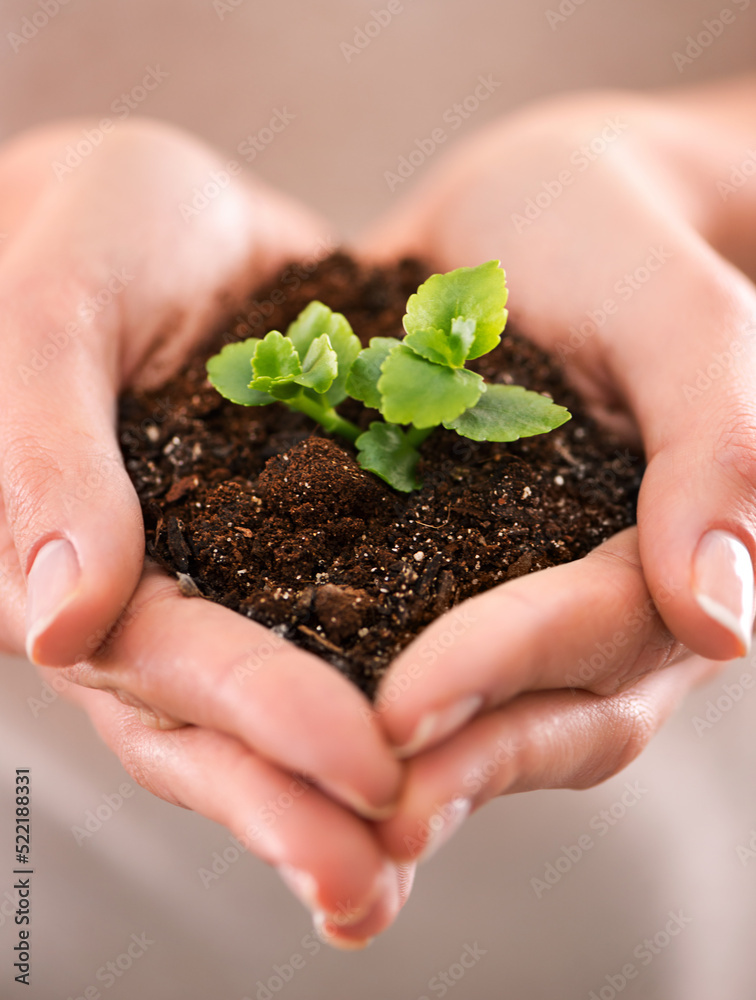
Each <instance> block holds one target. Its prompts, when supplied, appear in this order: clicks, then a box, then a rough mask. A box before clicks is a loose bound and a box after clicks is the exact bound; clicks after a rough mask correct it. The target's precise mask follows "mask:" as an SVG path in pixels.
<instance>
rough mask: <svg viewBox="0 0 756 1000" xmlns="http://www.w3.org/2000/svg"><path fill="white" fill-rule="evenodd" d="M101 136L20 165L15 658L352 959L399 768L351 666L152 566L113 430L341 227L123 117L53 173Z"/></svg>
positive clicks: (389, 904) (8, 423) (1, 388)
mask: <svg viewBox="0 0 756 1000" xmlns="http://www.w3.org/2000/svg"><path fill="white" fill-rule="evenodd" d="M85 127H86V123H78V124H76V123H74V124H70V125H59V126H54V127H50V128H45V129H40V130H37V131H34V132H31V133H29V134H27V135H24V136H21V137H20V138H18V139H16V140H15V141H14V142H12V143H10V144H9V145H8V146H7V147H6V148H5V149H4V150H3V151H2V153H0V232H1V233H2V234H3V240H2V242H0V301H2V303H3V307H4V310H3V312H4V317H3V327H2V331H1V332H0V338H1V340H2V353H3V362H4V364H3V368H2V371H0V393H1V394H2V398H3V401H4V405H3V407H2V412H0V490H1V491H2V496H3V500H4V507H5V511H4V514H3V515H2V516H1V517H0V552H1V553H2V556H3V559H2V567H3V572H2V574H0V587H1V589H0V642H2V646H3V648H4V649H5V650H8V651H11V652H14V653H15V652H20V651H22V650H23V649H24V648H25V649H26V650H27V652H28V654H29V656H30V658H31V659H32V660H34V661H35V662H36V663H37V664H40V665H44V666H47V667H51V668H61V667H64V668H65V677H66V678H67V679H68V680H69V681H72V682H73V683H72V684H71V685H70V686H69V692H70V693H71V695H72V697H74V699H75V700H77V701H79V703H80V704H82V705H83V706H84V707H85V708H86V709H87V711H89V713H90V715H91V716H92V718H93V721H94V722H95V724H96V726H97V727H98V729H99V730H100V732H101V734H102V735H103V738H104V739H105V740H106V742H108V743H109V744H110V745H111V746H112V747H113V748H114V749H115V750H116V752H117V753H118V754H119V756H120V758H121V760H122V762H123V764H124V766H125V767H126V769H127V770H129V771H130V773H132V774H133V775H134V777H135V778H136V779H137V780H138V781H139V782H140V783H142V784H143V785H145V786H146V787H147V788H149V789H150V790H152V791H153V792H155V794H157V795H160V796H161V797H163V798H165V799H168V800H169V801H172V802H177V803H180V804H185V805H188V806H190V807H191V808H193V809H196V810H197V811H199V812H201V813H204V814H205V815H207V816H210V817H212V818H215V819H217V820H219V821H220V822H223V823H225V824H226V825H227V826H229V827H230V828H231V830H232V831H233V832H234V833H235V834H236V835H237V836H238V837H239V838H240V839H241V838H244V841H246V842H248V843H249V845H250V850H251V851H253V852H255V853H256V854H258V855H259V856H260V857H262V858H263V859H265V860H266V861H267V862H269V863H270V864H273V865H276V866H277V867H278V868H279V870H280V871H281V872H282V874H283V875H284V877H285V879H286V880H287V881H288V883H289V884H290V886H292V887H293V888H294V890H295V891H296V892H297V893H298V895H299V896H300V898H302V899H303V901H304V902H305V903H306V904H307V905H309V906H310V907H311V908H312V909H313V910H316V911H321V912H322V913H324V914H326V915H329V916H331V917H334V918H336V920H337V921H338V922H339V926H336V925H335V924H334V923H333V922H331V923H329V924H328V926H327V927H326V932H328V930H329V929H330V931H331V936H332V938H333V939H334V940H335V941H336V942H337V943H339V942H341V943H342V944H349V943H350V941H352V942H355V941H356V942H359V941H360V940H362V939H364V938H365V937H368V936H371V935H372V934H374V933H376V932H377V931H378V930H380V929H381V928H382V927H383V926H385V925H386V924H387V923H388V922H390V921H391V919H393V916H394V915H395V913H396V912H397V910H398V908H399V906H400V904H401V900H402V899H403V898H404V893H405V891H406V888H407V886H406V878H405V873H403V872H399V871H398V870H397V868H396V866H394V865H392V864H391V863H390V862H389V861H388V859H387V857H386V855H385V852H383V851H382V850H381V848H380V846H379V844H378V842H377V839H376V837H375V835H374V833H373V830H372V828H371V825H370V823H368V822H367V821H366V819H365V818H364V817H374V816H384V815H386V814H387V811H390V809H391V805H392V803H393V802H394V801H395V799H396V798H397V795H398V790H399V782H400V765H399V764H398V763H397V761H396V760H395V759H394V757H393V755H392V754H391V752H390V749H389V747H388V745H387V744H386V741H385V739H384V738H383V736H382V734H381V732H380V730H379V728H378V726H377V725H376V724H375V723H374V722H372V721H370V722H369V723H368V725H367V726H366V725H365V722H364V719H365V711H366V709H367V708H368V706H367V703H366V702H365V699H364V697H363V696H362V695H361V694H360V693H359V692H358V691H357V690H356V689H355V688H354V687H353V686H352V685H351V684H349V683H348V682H347V681H346V680H345V679H344V678H343V677H342V676H340V675H339V674H338V672H337V671H336V670H334V669H333V668H332V667H330V666H329V665H327V664H325V663H324V662H323V661H321V660H319V659H317V658H315V657H313V656H311V655H310V654H308V653H305V652H303V651H301V650H298V649H296V648H294V647H293V646H290V645H289V644H287V643H283V642H277V643H276V642H273V641H272V638H271V634H270V633H269V632H268V631H267V630H266V629H264V628H263V627H262V626H260V625H257V624H256V623H253V622H251V621H248V620H245V619H244V618H243V617H242V616H240V615H237V614H235V613H233V612H231V611H228V610H226V609H224V608H221V607H220V606H218V605H214V604H211V603H209V602H206V601H203V600H200V599H191V600H189V599H187V598H184V597H182V596H181V595H180V594H179V592H178V589H177V586H176V583H175V581H173V580H171V579H169V578H168V577H166V576H165V575H164V574H163V573H160V572H158V571H157V570H156V569H154V568H150V567H148V568H147V569H146V570H143V554H144V532H143V527H142V520H141V515H140V508H139V503H138V500H137V497H136V494H135V492H134V490H133V488H132V485H131V483H130V481H129V478H128V476H127V474H126V471H125V469H124V467H123V463H122V460H121V456H120V451H119V448H118V443H117V437H116V429H115V403H116V398H117V395H118V393H119V392H120V391H121V390H122V389H123V388H124V387H126V386H132V385H142V386H152V385H157V384H159V383H160V382H162V381H163V380H164V379H165V378H166V377H167V376H168V375H170V374H171V373H172V372H173V371H175V370H176V369H177V368H178V367H179V365H180V364H181V363H182V361H183V360H184V358H185V357H187V356H188V355H189V354H190V352H191V351H192V349H193V348H194V347H195V346H196V345H197V344H198V342H199V341H200V339H201V338H202V337H203V336H205V335H206V334H207V331H208V330H209V329H210V328H212V326H213V324H214V323H216V322H217V321H218V320H219V319H220V317H221V316H222V315H223V314H224V313H225V312H227V311H228V310H231V309H233V307H234V305H235V304H237V303H239V302H240V301H241V299H242V297H243V296H244V294H245V293H246V292H247V291H248V286H249V283H250V282H251V281H262V280H264V279H265V278H267V277H269V276H270V275H271V274H273V273H275V271H276V270H277V269H278V268H279V267H280V266H281V265H282V264H283V263H284V262H285V261H286V260H287V259H291V258H300V259H301V258H303V257H305V256H307V255H308V254H310V253H312V252H313V251H314V250H315V249H316V241H319V240H321V239H322V238H323V237H324V236H325V235H326V234H325V230H324V227H323V225H322V223H321V222H320V221H319V220H318V219H316V218H315V217H314V216H311V215H310V214H309V213H307V212H305V211H304V210H303V209H301V208H299V207H298V206H297V205H295V204H294V203H292V202H290V201H288V200H287V199H285V198H283V197H281V196H280V195H278V194H275V193H274V192H272V191H270V190H268V189H267V188H265V187H264V186H263V185H261V184H259V183H256V182H254V181H253V180H252V179H244V177H243V176H242V175H239V176H234V177H232V176H230V175H229V173H227V172H226V167H227V165H226V164H225V163H224V162H222V161H221V160H219V159H218V158H217V157H216V156H215V154H213V153H211V152H210V151H209V150H208V149H206V148H205V147H204V146H202V145H201V144H199V143H198V142H196V141H194V140H192V139H190V138H188V137H186V136H184V135H183V134H181V133H180V132H178V131H176V130H174V129H171V128H168V127H166V126H162V125H159V124H157V123H150V122H145V121H139V122H137V121H131V122H129V123H125V124H123V125H120V126H119V127H118V129H117V130H116V131H115V132H114V133H112V134H110V135H108V136H107V137H106V139H105V141H104V143H103V145H102V146H101V147H100V148H98V149H96V150H94V151H93V152H92V154H91V155H90V156H89V157H88V158H87V159H85V160H84V161H83V162H82V163H81V165H80V166H78V167H77V168H76V169H75V170H73V171H71V172H70V173H63V174H60V172H59V176H56V174H55V173H54V171H53V163H54V162H55V161H62V160H63V158H64V156H65V150H66V147H67V145H68V144H75V143H76V142H77V141H78V140H80V139H81V137H82V135H83V134H84V129H85ZM219 173H221V174H222V176H221V181H223V183H221V184H216V188H215V190H217V191H218V193H217V196H215V197H212V198H211V199H210V201H209V204H208V205H207V207H206V208H204V209H202V210H201V211H199V212H196V213H186V212H184V213H183V214H182V211H181V206H182V205H190V204H191V202H192V198H193V195H194V193H195V190H196V189H197V188H199V189H202V188H204V187H205V186H206V185H207V184H208V182H210V181H211V180H213V179H214V177H215V179H216V180H217V179H218V176H219ZM219 637H221V639H219ZM58 676H60V675H59V674H58ZM88 688H100V689H102V690H100V691H95V690H87V689H88ZM103 691H106V692H109V693H108V694H104V693H103ZM112 695H115V698H113V697H111V696H112ZM184 723H186V724H188V725H186V726H185V727H184V728H180V729H175V731H170V730H171V729H172V728H173V727H177V726H180V725H182V724H184ZM345 746H348V747H349V752H348V753H345V752H344V747H345ZM271 801H272V802H273V804H274V806H275V805H276V803H277V804H278V806H279V807H280V808H278V809H274V813H271V807H270V802H271ZM282 803H285V806H284V805H282ZM266 810H267V811H266ZM279 813H280V815H279ZM271 815H273V820H271V819H270V817H271ZM244 841H243V842H244ZM320 919H321V920H322V919H323V918H322V917H321V918H320ZM346 924H351V925H352V926H351V927H349V928H348V927H347V926H346Z"/></svg>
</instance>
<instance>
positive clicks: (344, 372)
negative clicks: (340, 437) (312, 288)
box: [286, 301, 361, 406]
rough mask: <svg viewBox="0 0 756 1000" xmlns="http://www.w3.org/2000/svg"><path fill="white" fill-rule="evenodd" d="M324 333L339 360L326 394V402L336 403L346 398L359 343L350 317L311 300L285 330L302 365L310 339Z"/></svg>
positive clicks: (312, 339)
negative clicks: (348, 379)
mask: <svg viewBox="0 0 756 1000" xmlns="http://www.w3.org/2000/svg"><path fill="white" fill-rule="evenodd" d="M323 334H327V335H328V339H329V340H330V342H331V347H332V348H333V350H334V351H335V352H336V357H337V361H338V372H337V374H336V376H335V378H334V380H333V384H332V385H331V387H330V389H329V390H328V394H327V396H328V402H329V404H330V405H331V406H338V405H339V403H341V402H343V401H344V400H345V399H346V397H347V393H346V389H345V385H346V380H347V376H348V375H349V370H350V369H351V367H352V365H353V364H354V360H355V358H356V357H357V355H358V354H359V353H360V346H361V345H360V341H359V339H358V338H357V337H356V336H355V334H354V333H353V332H352V328H351V326H350V325H349V320H347V318H346V316H342V314H341V313H337V312H333V311H332V310H331V309H329V308H328V306H326V305H324V304H323V303H322V302H317V301H316V302H310V304H309V305H308V306H307V307H306V308H305V309H303V310H302V312H301V313H300V314H299V316H297V318H296V319H295V320H294V322H293V323H291V324H290V325H289V328H288V330H287V331H286V335H287V336H288V337H289V338H290V339H291V341H292V343H293V344H294V346H295V347H296V349H297V353H298V354H299V358H300V361H302V363H303V364H304V360H305V357H306V355H307V352H308V351H309V350H310V347H311V346H312V343H313V341H315V340H316V339H317V338H318V337H321V336H323Z"/></svg>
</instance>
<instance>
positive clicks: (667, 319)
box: [613, 235, 756, 660]
mask: <svg viewBox="0 0 756 1000" xmlns="http://www.w3.org/2000/svg"><path fill="white" fill-rule="evenodd" d="M645 291H646V294H645V295H643V296H642V295H640V294H639V295H638V296H637V299H638V301H637V302H631V303H630V304H629V306H628V309H627V311H626V313H624V314H623V317H622V322H623V324H629V323H632V324H633V338H632V340H631V339H630V338H629V337H628V336H625V337H618V338H617V339H616V340H615V341H614V343H615V345H616V354H615V356H614V358H613V367H614V369H615V373H616V375H617V377H618V379H620V381H621V382H622V383H623V387H624V391H625V394H626V396H627V398H628V399H629V400H630V401H631V404H632V408H633V410H634V412H635V415H636V417H637V420H638V423H639V425H640V429H641V433H642V435H643V440H644V443H645V448H646V455H647V459H648V468H647V471H646V473H645V476H644V478H643V483H642V487H641V492H640V497H639V504H638V530H639V540H640V552H641V561H642V564H643V568H644V572H645V575H646V579H647V581H648V585H649V589H650V591H651V594H652V595H653V597H654V600H655V602H656V604H657V607H658V609H659V612H660V614H661V616H662V618H663V619H664V620H665V622H666V624H667V626H668V628H669V629H670V631H671V632H672V633H673V634H674V635H675V636H677V638H678V639H680V640H681V641H682V642H683V643H685V645H687V646H688V647H689V648H690V649H692V650H693V651H694V652H696V653H699V654H700V655H702V656H704V657H706V658H709V659H717V660H725V659H730V658H732V657H735V656H744V655H745V654H746V653H747V652H748V650H749V648H750V643H751V632H752V628H753V616H754V570H753V565H754V557H756V289H755V288H754V286H753V285H752V284H751V283H750V282H749V281H748V279H747V278H746V277H745V276H744V275H743V274H742V273H741V272H739V271H738V270H736V269H735V268H734V267H732V266H731V265H730V264H729V263H727V262H726V261H725V260H723V259H722V258H721V257H720V256H719V255H718V254H717V253H716V252H715V251H714V250H712V249H711V247H710V246H708V244H706V243H704V242H703V240H700V239H699V237H698V236H697V235H691V237H690V239H688V240H685V241H683V242H682V244H681V245H678V247H677V248H675V252H674V254H673V255H672V257H671V259H670V260H669V261H668V262H667V264H666V266H665V274H664V281H663V282H661V281H660V282H649V284H648V285H647V286H646V290H645ZM641 299H643V301H642V302H641ZM641 310H642V313H643V315H640V311H641ZM636 311H637V312H638V314H637V315H633V313H635V312H636ZM624 332H625V333H626V334H627V333H628V330H627V329H626V330H625V331H624Z"/></svg>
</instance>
